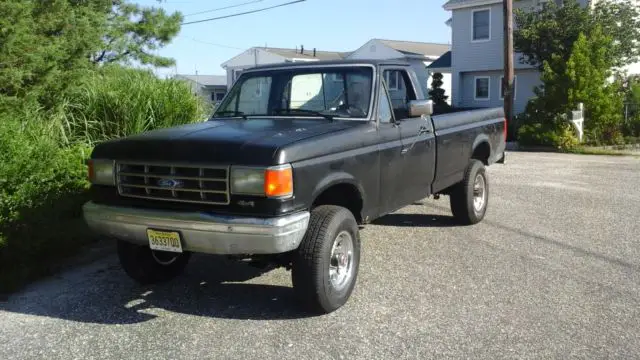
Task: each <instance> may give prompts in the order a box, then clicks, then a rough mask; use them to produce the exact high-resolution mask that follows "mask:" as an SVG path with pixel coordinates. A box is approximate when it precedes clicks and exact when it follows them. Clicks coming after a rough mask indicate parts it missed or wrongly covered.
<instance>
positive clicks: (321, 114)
mask: <svg viewBox="0 0 640 360" xmlns="http://www.w3.org/2000/svg"><path fill="white" fill-rule="evenodd" d="M273 111H275V112H276V113H278V114H280V113H283V112H284V113H293V112H301V113H305V114H312V115H318V116H322V117H323V118H325V119H327V120H331V121H333V115H330V114H325V113H323V112H320V111H315V110H307V109H274V110H273Z"/></svg>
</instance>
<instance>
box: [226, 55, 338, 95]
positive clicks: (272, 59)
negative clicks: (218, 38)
mask: <svg viewBox="0 0 640 360" xmlns="http://www.w3.org/2000/svg"><path fill="white" fill-rule="evenodd" d="M348 54H349V53H341V52H337V51H318V50H316V49H305V48H304V46H301V47H300V48H299V49H285V48H273V47H252V48H249V49H247V50H245V51H243V52H242V53H240V54H238V55H236V56H234V57H233V58H231V59H229V60H227V61H225V62H224V63H222V65H221V66H222V68H223V69H225V70H226V71H227V76H226V79H227V87H228V88H231V86H232V85H233V83H234V82H235V81H236V80H237V79H238V77H239V76H240V74H242V71H243V70H244V69H248V68H252V67H254V66H258V65H267V64H278V63H283V62H296V61H319V60H339V59H344V58H345V57H346V56H347V55H348Z"/></svg>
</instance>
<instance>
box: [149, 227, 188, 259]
mask: <svg viewBox="0 0 640 360" xmlns="http://www.w3.org/2000/svg"><path fill="white" fill-rule="evenodd" d="M147 238H148V239H149V247H150V248H151V250H158V251H170V252H177V253H181V252H182V241H181V239H180V233H178V232H175V231H160V230H152V229H147Z"/></svg>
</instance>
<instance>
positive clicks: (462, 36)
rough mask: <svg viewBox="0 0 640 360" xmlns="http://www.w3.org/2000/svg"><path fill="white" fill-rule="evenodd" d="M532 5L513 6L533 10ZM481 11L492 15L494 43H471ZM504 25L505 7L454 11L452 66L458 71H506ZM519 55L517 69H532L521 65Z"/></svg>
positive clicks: (517, 56)
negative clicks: (476, 15) (474, 17)
mask: <svg viewBox="0 0 640 360" xmlns="http://www.w3.org/2000/svg"><path fill="white" fill-rule="evenodd" d="M531 4H532V2H531V1H521V2H518V3H517V4H514V7H515V8H523V7H526V6H531ZM480 9H489V10H490V11H491V23H490V29H491V39H490V40H488V41H482V42H472V40H471V27H472V25H471V24H472V21H471V19H472V14H473V12H474V11H477V10H480ZM502 30H503V21H502V4H493V5H487V6H477V7H472V8H465V9H458V10H453V13H452V31H451V34H452V43H453V45H452V59H451V65H452V67H453V68H454V69H455V70H456V71H460V72H465V71H481V70H497V69H501V68H503V67H504V55H503V54H504V35H503V31H502ZM520 57H521V55H520V54H519V53H515V54H514V67H515V68H516V69H529V68H531V66H530V65H526V64H521V63H520V61H519V59H520Z"/></svg>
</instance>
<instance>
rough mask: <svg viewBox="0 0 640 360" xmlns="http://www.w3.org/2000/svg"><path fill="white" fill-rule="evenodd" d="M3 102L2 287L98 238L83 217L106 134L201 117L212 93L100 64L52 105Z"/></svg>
mask: <svg viewBox="0 0 640 360" xmlns="http://www.w3.org/2000/svg"><path fill="white" fill-rule="evenodd" d="M14 105H15V106H12V107H5V108H3V109H0V292H9V291H12V290H15V289H17V288H19V287H20V286H21V285H22V284H24V283H26V282H28V281H30V280H32V279H36V278H38V277H40V276H42V275H46V274H48V273H50V272H51V270H52V269H53V268H54V267H55V266H57V265H58V264H59V263H60V261H61V260H62V259H64V258H66V257H68V256H71V255H73V254H75V253H76V252H77V251H78V250H79V249H80V248H81V247H82V246H84V245H86V244H89V243H91V242H92V241H94V240H95V239H94V237H93V235H92V234H91V232H89V231H88V229H87V227H86V225H85V223H84V220H83V218H82V204H83V203H84V202H85V201H87V191H86V190H87V187H88V183H87V175H86V166H85V161H86V159H87V158H88V157H89V156H90V154H91V150H92V146H93V145H94V144H95V143H96V142H99V141H102V140H107V139H114V138H118V137H122V136H127V135H133V134H137V133H140V132H143V131H147V130H153V129H158V128H164V127H170V126H175V125H181V124H186V123H192V122H195V121H200V120H202V119H203V117H204V116H205V115H206V114H207V107H206V106H205V103H204V100H202V99H201V98H200V97H198V96H194V95H193V94H192V93H191V90H190V88H189V87H188V86H187V85H186V84H184V83H182V82H179V81H176V80H162V79H158V78H156V77H154V76H153V74H151V73H148V72H146V71H141V70H133V69H125V68H116V67H113V68H107V69H104V70H99V72H98V71H97V72H96V73H95V74H92V75H91V76H90V77H89V78H87V79H85V80H84V81H83V82H82V83H80V84H78V86H76V87H74V88H73V90H71V91H70V93H69V94H68V95H63V96H61V97H60V99H59V100H58V101H57V105H56V106H55V108H52V109H43V108H41V107H40V106H39V104H38V103H37V102H32V101H29V100H26V99H25V100H23V101H19V100H18V101H15V102H14Z"/></svg>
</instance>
